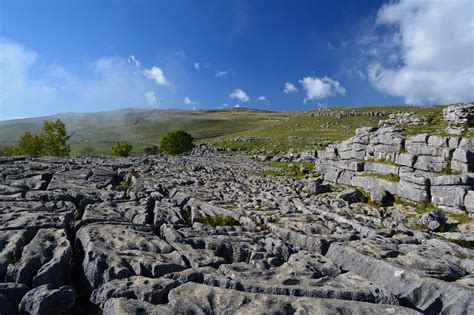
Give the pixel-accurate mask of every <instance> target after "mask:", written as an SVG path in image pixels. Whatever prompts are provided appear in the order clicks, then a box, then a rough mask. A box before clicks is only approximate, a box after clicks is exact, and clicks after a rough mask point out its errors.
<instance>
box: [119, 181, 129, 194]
mask: <svg viewBox="0 0 474 315" xmlns="http://www.w3.org/2000/svg"><path fill="white" fill-rule="evenodd" d="M130 187H132V181H131V180H127V181H126V180H124V181H122V182H120V183H119V184H118V185H117V190H119V191H127V190H128V189H129V188H130Z"/></svg>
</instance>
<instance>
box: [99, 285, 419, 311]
mask: <svg viewBox="0 0 474 315" xmlns="http://www.w3.org/2000/svg"><path fill="white" fill-rule="evenodd" d="M169 300H170V302H169V303H168V304H167V305H156V306H151V304H145V303H143V302H142V303H137V302H134V301H132V302H131V303H130V304H128V303H127V300H124V299H110V300H109V301H107V303H106V304H105V308H104V314H106V315H109V314H124V313H134V312H136V310H138V309H142V310H145V311H146V312H148V313H149V314H181V313H193V314H263V313H266V314H277V313H279V312H281V311H282V310H291V312H292V313H295V314H330V313H368V314H375V313H377V314H383V313H397V314H417V312H415V311H413V310H410V309H407V308H404V307H400V306H395V305H383V304H370V303H364V302H348V301H343V300H335V299H312V298H304V297H291V298H289V297H284V296H280V295H264V294H254V293H246V292H239V291H235V290H228V289H221V288H214V287H211V286H207V285H202V284H197V283H187V284H184V285H182V286H179V287H178V288H176V289H174V290H171V292H170V295H169Z"/></svg>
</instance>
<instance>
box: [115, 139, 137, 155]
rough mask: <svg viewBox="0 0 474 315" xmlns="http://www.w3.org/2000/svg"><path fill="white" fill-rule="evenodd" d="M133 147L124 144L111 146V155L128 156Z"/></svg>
mask: <svg viewBox="0 0 474 315" xmlns="http://www.w3.org/2000/svg"><path fill="white" fill-rule="evenodd" d="M132 148H133V146H132V145H131V144H128V143H126V142H117V143H116V144H115V145H113V146H112V155H115V156H129V155H130V151H132Z"/></svg>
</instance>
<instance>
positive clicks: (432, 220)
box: [418, 209, 447, 231]
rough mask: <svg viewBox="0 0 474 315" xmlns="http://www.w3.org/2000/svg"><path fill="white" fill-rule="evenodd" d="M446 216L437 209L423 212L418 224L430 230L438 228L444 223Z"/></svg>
mask: <svg viewBox="0 0 474 315" xmlns="http://www.w3.org/2000/svg"><path fill="white" fill-rule="evenodd" d="M446 221H447V220H446V217H445V216H444V215H443V214H442V213H441V212H440V211H439V210H436V209H435V210H432V211H430V212H428V213H425V214H424V215H423V216H422V217H421V218H420V219H419V220H418V222H419V224H422V225H424V226H426V227H427V228H428V229H430V230H431V231H437V230H439V229H440V228H441V227H442V226H443V225H444V224H445V223H446Z"/></svg>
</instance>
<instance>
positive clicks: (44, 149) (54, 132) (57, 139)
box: [17, 119, 71, 156]
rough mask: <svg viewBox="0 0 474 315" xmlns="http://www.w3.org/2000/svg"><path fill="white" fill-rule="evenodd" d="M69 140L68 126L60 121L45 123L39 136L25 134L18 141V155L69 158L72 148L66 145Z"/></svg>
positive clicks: (29, 133)
mask: <svg viewBox="0 0 474 315" xmlns="http://www.w3.org/2000/svg"><path fill="white" fill-rule="evenodd" d="M68 139H69V137H68V136H67V132H66V126H65V125H64V123H63V122H62V121H61V120H60V119H56V120H55V121H44V122H43V127H42V128H41V132H40V133H39V134H36V135H33V134H32V133H31V132H29V131H27V132H25V133H24V134H23V135H22V136H21V137H20V139H19V141H18V148H17V151H18V152H17V153H18V154H24V155H50V156H67V155H69V153H70V152H71V148H70V147H69V145H68V144H67V143H66V141H67V140H68Z"/></svg>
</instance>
